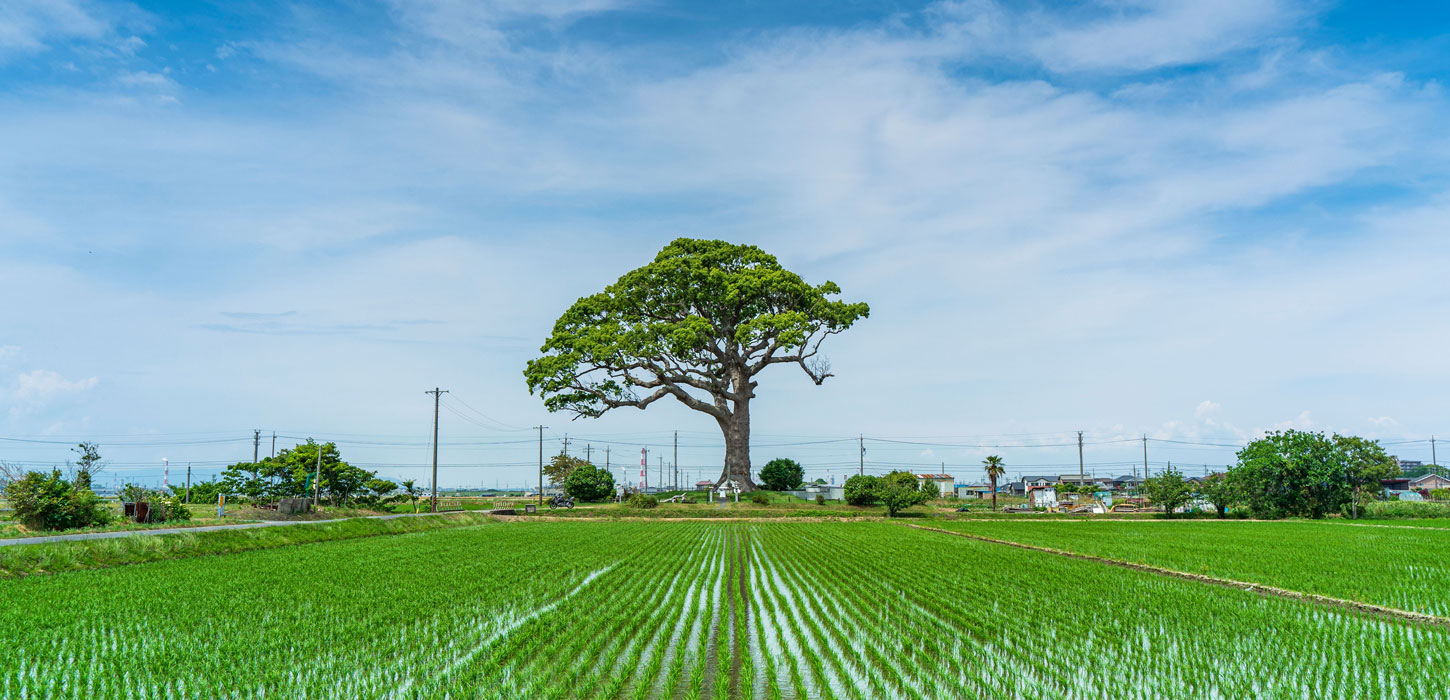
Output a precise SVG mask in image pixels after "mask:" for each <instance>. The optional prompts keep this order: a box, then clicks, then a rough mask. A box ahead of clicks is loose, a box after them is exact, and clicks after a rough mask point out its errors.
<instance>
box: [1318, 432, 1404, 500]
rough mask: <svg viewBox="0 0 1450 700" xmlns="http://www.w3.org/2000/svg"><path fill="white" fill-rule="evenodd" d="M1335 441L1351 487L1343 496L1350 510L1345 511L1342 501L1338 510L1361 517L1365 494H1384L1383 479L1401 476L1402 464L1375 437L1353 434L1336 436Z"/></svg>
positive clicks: (1370, 495)
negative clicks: (1381, 484) (1360, 510)
mask: <svg viewBox="0 0 1450 700" xmlns="http://www.w3.org/2000/svg"><path fill="white" fill-rule="evenodd" d="M1333 441H1334V448H1335V450H1337V451H1338V452H1339V454H1340V458H1341V459H1342V460H1343V464H1344V474H1345V482H1346V484H1347V485H1348V488H1349V493H1348V494H1347V496H1346V498H1345V499H1344V500H1345V501H1348V504H1349V508H1348V512H1347V513H1345V510H1346V508H1345V505H1344V503H1343V502H1341V504H1340V506H1339V510H1340V512H1342V513H1345V515H1350V516H1352V517H1358V516H1359V504H1360V503H1361V502H1362V500H1364V498H1365V497H1366V496H1368V498H1369V499H1370V500H1373V499H1376V498H1379V497H1380V496H1381V494H1383V493H1384V490H1383V489H1382V488H1380V481H1382V480H1384V479H1391V478H1394V477H1396V476H1399V473H1400V465H1399V463H1398V462H1397V461H1395V458H1394V457H1391V456H1389V454H1388V453H1386V452H1385V448H1383V447H1380V444H1379V442H1378V441H1376V440H1366V439H1364V438H1362V437H1356V436H1353V435H1335V436H1334V438H1333ZM1366 487H1368V488H1366Z"/></svg>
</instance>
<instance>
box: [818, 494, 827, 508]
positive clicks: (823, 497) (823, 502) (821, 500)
mask: <svg viewBox="0 0 1450 700" xmlns="http://www.w3.org/2000/svg"><path fill="white" fill-rule="evenodd" d="M816 505H818V506H823V505H826V494H824V493H818V494H816Z"/></svg>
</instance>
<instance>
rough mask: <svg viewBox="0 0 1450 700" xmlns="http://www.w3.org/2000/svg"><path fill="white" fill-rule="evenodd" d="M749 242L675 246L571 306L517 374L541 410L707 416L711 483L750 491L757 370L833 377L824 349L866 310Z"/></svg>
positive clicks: (820, 379) (687, 241) (681, 241)
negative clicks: (663, 409)
mask: <svg viewBox="0 0 1450 700" xmlns="http://www.w3.org/2000/svg"><path fill="white" fill-rule="evenodd" d="M840 291H841V290H840V288H839V287H837V286H836V284H835V283H833V282H825V283H823V284H821V285H819V286H811V285H809V284H807V283H806V282H805V281H804V280H802V279H801V278H800V276H799V275H797V274H795V273H793V272H791V271H789V270H786V269H785V268H783V267H781V265H780V263H779V262H778V261H777V260H776V259H775V257H774V256H772V255H770V254H768V253H766V252H765V251H763V250H761V249H759V248H757V247H755V246H750V245H734V244H731V243H726V242H725V241H706V240H694V239H690V238H680V239H677V240H675V241H674V242H672V243H670V244H669V245H667V246H665V248H664V249H663V250H661V251H660V252H659V254H658V255H656V256H655V259H654V262H652V263H650V264H648V265H645V266H644V267H641V268H639V269H637V270H634V271H632V272H629V273H627V274H625V275H624V276H623V277H620V278H619V280H618V281H616V282H615V283H614V284H611V285H609V286H608V287H606V288H605V290H604V291H603V292H600V293H598V294H594V295H592V296H588V297H584V298H582V299H580V300H579V301H577V302H575V303H574V305H573V306H571V307H570V308H569V310H568V311H565V312H564V315H563V316H561V317H559V320H558V321H556V322H555V323H554V332H553V334H552V335H550V336H549V338H548V339H547V340H546V341H545V342H544V345H543V347H542V348H540V351H541V352H542V353H544V354H543V356H542V357H539V358H537V359H534V360H531V361H530V362H529V363H528V366H527V367H526V368H525V370H524V377H525V379H526V380H527V381H528V385H529V391H530V392H531V393H532V392H535V391H537V392H539V393H540V394H541V395H543V397H544V405H545V407H547V408H548V409H549V410H550V411H568V412H572V413H574V414H575V415H577V416H586V417H591V418H593V417H598V416H600V415H602V414H603V413H604V412H606V411H609V410H611V409H615V408H640V409H642V408H645V407H647V406H649V405H650V404H652V403H654V402H655V401H658V400H660V399H662V398H665V397H673V398H674V399H675V400H677V401H679V402H680V403H683V404H684V405H685V406H687V407H689V408H691V409H693V410H696V411H700V412H701V413H705V414H706V415H709V416H710V417H711V418H713V419H715V422H716V423H717V424H718V425H719V426H720V431H721V433H723V434H724V436H725V467H724V470H723V471H722V473H721V475H720V479H719V481H717V483H719V482H723V481H724V480H726V479H733V480H734V481H735V482H736V483H737V484H739V485H740V488H742V489H744V490H750V489H752V488H754V487H755V484H754V480H753V479H752V478H751V469H750V400H751V399H753V398H755V388H756V386H757V381H756V378H757V377H758V376H759V374H760V373H761V372H763V371H764V370H765V369H766V368H767V367H770V366H771V365H777V364H793V365H796V366H799V367H800V368H801V369H802V370H804V371H805V373H806V376H807V377H809V378H810V379H811V381H813V382H815V383H816V384H820V383H822V382H824V381H825V380H826V378H827V377H830V376H832V374H831V371H830V369H831V366H830V363H829V362H827V361H826V360H825V359H824V357H822V356H821V355H820V347H821V343H822V341H824V340H825V339H826V338H827V337H829V336H831V335H835V334H837V333H840V332H842V331H845V330H846V329H847V328H850V327H851V325H852V324H853V323H855V322H856V321H857V320H859V319H861V318H865V317H866V316H867V314H868V313H869V308H868V307H867V306H866V304H864V303H846V302H842V301H837V300H833V299H831V298H830V297H832V296H835V295H838V294H840Z"/></svg>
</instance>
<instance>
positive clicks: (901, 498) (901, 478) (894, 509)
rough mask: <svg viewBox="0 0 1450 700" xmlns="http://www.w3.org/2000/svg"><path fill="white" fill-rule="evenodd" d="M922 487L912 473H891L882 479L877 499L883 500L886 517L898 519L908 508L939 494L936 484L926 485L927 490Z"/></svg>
mask: <svg viewBox="0 0 1450 700" xmlns="http://www.w3.org/2000/svg"><path fill="white" fill-rule="evenodd" d="M922 486H923V484H921V483H920V482H919V481H918V480H917V478H916V475H915V474H912V473H911V472H901V471H896V472H891V473H890V474H887V475H886V476H883V477H881V481H880V482H879V483H878V484H877V486H876V497H877V498H879V499H880V500H881V505H884V506H886V515H887V516H889V517H896V514H897V513H899V512H901V511H903V510H906V509H907V508H910V507H912V506H916V505H921V504H923V503H926V502H927V501H929V500H931V498H932V496H934V495H935V494H936V493H937V491H936V489H935V488H934V487H935V485H934V484H925V487H926V488H922Z"/></svg>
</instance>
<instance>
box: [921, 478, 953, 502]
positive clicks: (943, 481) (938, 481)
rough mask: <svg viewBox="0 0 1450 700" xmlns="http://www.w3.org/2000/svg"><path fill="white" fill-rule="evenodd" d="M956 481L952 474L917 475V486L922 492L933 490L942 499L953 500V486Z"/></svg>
mask: <svg viewBox="0 0 1450 700" xmlns="http://www.w3.org/2000/svg"><path fill="white" fill-rule="evenodd" d="M955 483H956V480H955V479H953V478H952V475H951V474H917V475H916V484H917V486H919V487H920V488H921V490H923V491H926V490H928V489H931V490H933V491H935V492H936V493H937V494H938V495H940V496H941V497H942V498H951V497H952V495H953V492H952V486H953V485H954V484H955Z"/></svg>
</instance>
